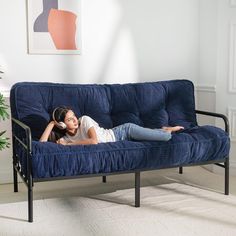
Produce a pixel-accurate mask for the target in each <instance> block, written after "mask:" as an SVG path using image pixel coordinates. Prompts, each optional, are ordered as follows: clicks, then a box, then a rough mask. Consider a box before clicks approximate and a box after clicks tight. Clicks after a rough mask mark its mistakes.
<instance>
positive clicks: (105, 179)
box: [102, 175, 107, 183]
mask: <svg viewBox="0 0 236 236" xmlns="http://www.w3.org/2000/svg"><path fill="white" fill-rule="evenodd" d="M102 182H103V183H106V182H107V177H106V176H105V175H104V176H102Z"/></svg>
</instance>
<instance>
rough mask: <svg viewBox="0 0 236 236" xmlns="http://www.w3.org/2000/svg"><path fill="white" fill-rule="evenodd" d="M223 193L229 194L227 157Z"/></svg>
mask: <svg viewBox="0 0 236 236" xmlns="http://www.w3.org/2000/svg"><path fill="white" fill-rule="evenodd" d="M224 164H225V195H229V158H227V159H226V161H225V163H224Z"/></svg>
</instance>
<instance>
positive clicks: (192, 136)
mask: <svg viewBox="0 0 236 236" xmlns="http://www.w3.org/2000/svg"><path fill="white" fill-rule="evenodd" d="M229 148H230V141H229V137H228V136H227V135H226V134H225V132H224V131H223V130H221V129H219V128H216V127H213V126H201V127H198V126H196V127H193V128H189V129H186V130H185V131H183V132H180V133H176V134H173V136H172V139H171V140H170V141H168V142H161V141H158V142H146V141H145V142H135V141H119V142H113V143H102V144H98V145H85V146H63V145H58V144H55V143H50V142H45V143H42V142H38V141H33V143H32V166H33V167H32V168H33V177H34V178H36V179H37V178H48V177H61V176H76V175H87V174H98V173H111V172H120V171H133V170H136V169H137V170H145V169H161V168H168V167H174V166H179V165H187V164H194V163H199V162H205V161H210V160H222V159H223V158H224V157H227V155H228V152H229ZM23 160H24V161H23ZM25 160H26V159H24V158H23V159H21V164H22V167H23V169H24V168H25V166H26V163H25Z"/></svg>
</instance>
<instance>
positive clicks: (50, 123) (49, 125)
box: [39, 121, 55, 142]
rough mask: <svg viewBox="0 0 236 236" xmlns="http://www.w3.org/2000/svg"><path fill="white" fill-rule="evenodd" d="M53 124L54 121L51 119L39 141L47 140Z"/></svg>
mask: <svg viewBox="0 0 236 236" xmlns="http://www.w3.org/2000/svg"><path fill="white" fill-rule="evenodd" d="M54 125H55V122H54V121H51V122H49V123H48V125H47V127H46V129H45V130H44V132H43V134H42V136H41V138H40V139H39V142H47V141H48V138H49V135H50V134H51V132H52V129H53V127H54Z"/></svg>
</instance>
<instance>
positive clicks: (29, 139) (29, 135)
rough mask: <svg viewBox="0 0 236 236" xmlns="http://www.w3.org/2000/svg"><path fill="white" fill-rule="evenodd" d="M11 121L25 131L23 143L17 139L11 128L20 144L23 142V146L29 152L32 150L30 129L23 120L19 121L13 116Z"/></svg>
mask: <svg viewBox="0 0 236 236" xmlns="http://www.w3.org/2000/svg"><path fill="white" fill-rule="evenodd" d="M12 122H13V123H15V124H17V125H18V126H19V127H21V128H22V129H23V130H24V131H25V133H26V144H25V143H24V142H23V141H22V140H20V141H19V138H18V137H17V135H16V133H15V132H14V129H13V135H14V137H16V138H17V140H18V141H19V142H20V143H21V144H22V143H23V144H24V145H23V146H24V147H25V148H27V150H28V151H29V152H30V153H31V150H32V147H31V143H32V138H31V130H30V127H29V126H27V125H25V124H24V123H23V122H21V121H19V120H17V119H15V118H12Z"/></svg>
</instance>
